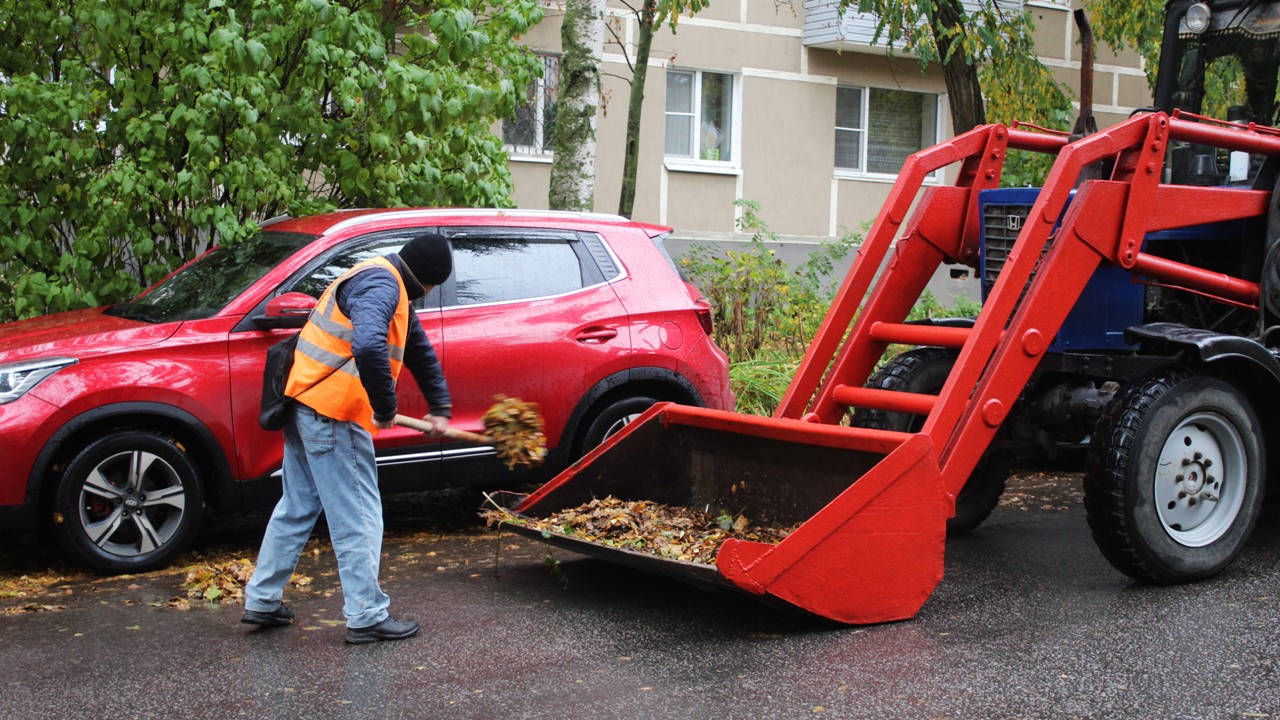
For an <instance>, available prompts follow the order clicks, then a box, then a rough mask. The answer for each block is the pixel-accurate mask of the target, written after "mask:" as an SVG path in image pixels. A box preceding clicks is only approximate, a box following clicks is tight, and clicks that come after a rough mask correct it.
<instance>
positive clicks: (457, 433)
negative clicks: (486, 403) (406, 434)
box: [395, 415, 494, 445]
mask: <svg viewBox="0 0 1280 720" xmlns="http://www.w3.org/2000/svg"><path fill="white" fill-rule="evenodd" d="M395 423H396V424H397V425H399V426H401V427H407V428H413V429H414V430H420V431H422V432H424V433H429V432H431V431H432V430H435V426H433V425H432V424H431V423H429V422H427V421H426V420H419V419H418V418H415V417H409V416H408V415H396V420H395ZM444 436H445V437H447V438H449V439H450V440H464V441H466V442H472V443H476V444H477V445H492V444H493V443H494V440H493V438H491V437H489V436H488V435H480V434H479V433H473V432H467V431H466V430H459V429H457V428H453V427H451V428H449V429H447V430H445V431H444Z"/></svg>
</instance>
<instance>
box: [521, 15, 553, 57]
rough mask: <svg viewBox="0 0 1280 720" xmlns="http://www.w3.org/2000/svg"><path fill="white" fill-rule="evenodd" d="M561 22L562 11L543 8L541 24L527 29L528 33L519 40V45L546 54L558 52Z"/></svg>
mask: <svg viewBox="0 0 1280 720" xmlns="http://www.w3.org/2000/svg"><path fill="white" fill-rule="evenodd" d="M562 20H564V10H561V9H557V8H551V7H545V6H544V7H543V8H542V22H540V23H538V24H537V25H534V26H533V27H531V28H529V32H527V33H525V35H524V36H523V37H521V38H520V41H521V44H522V45H528V46H529V47H532V48H537V49H539V50H545V51H547V52H560V24H561V21H562Z"/></svg>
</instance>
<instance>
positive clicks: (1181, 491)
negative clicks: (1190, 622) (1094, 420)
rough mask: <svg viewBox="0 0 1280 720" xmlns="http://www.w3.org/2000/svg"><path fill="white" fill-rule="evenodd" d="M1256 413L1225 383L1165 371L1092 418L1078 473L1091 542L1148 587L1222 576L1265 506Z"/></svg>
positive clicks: (1134, 385)
mask: <svg viewBox="0 0 1280 720" xmlns="http://www.w3.org/2000/svg"><path fill="white" fill-rule="evenodd" d="M1259 427H1261V425H1260V424H1259V421H1258V417H1257V414H1256V413H1255V412H1254V410H1253V408H1252V406H1251V405H1250V404H1249V402H1248V400H1247V399H1246V398H1245V396H1244V395H1243V394H1242V393H1241V392H1240V391H1239V390H1237V389H1236V388H1235V387H1233V386H1232V385H1230V384H1229V383H1227V382H1225V381H1223V380H1221V379H1218V378H1216V377H1212V376H1209V375H1205V374H1202V373H1198V372H1194V371H1190V370H1186V369H1181V368H1167V369H1164V370H1160V371H1156V372H1155V373H1153V374H1151V375H1148V376H1147V377H1146V378H1145V379H1142V380H1140V381H1138V382H1134V383H1131V384H1130V385H1129V386H1127V387H1126V388H1125V389H1124V390H1123V391H1122V392H1121V393H1120V394H1119V395H1117V396H1116V398H1115V399H1114V400H1113V401H1112V403H1111V405H1110V406H1109V408H1108V411H1107V413H1106V414H1104V415H1103V417H1102V418H1101V419H1100V420H1099V421H1098V428H1097V430H1096V431H1095V432H1094V434H1093V438H1092V441H1091V443H1090V446H1089V457H1088V467H1087V469H1086V471H1085V477H1084V500H1085V510H1086V512H1087V514H1088V519H1089V529H1090V530H1091V531H1092V532H1093V539H1094V542H1095V543H1097V545H1098V547H1099V549H1101V550H1102V554H1103V555H1104V556H1105V557H1106V558H1107V560H1108V561H1109V562H1110V563H1111V564H1112V565H1113V566H1115V568H1116V569H1117V570H1119V571H1120V572H1123V573H1124V574H1126V575H1128V576H1129V577H1131V578H1134V579H1135V580H1139V581H1142V582H1147V583H1153V584H1170V583H1181V582H1191V581H1195V580H1202V579H1204V578H1208V577H1212V576H1213V575H1216V574H1218V573H1219V572H1221V571H1222V570H1223V569H1224V568H1225V567H1226V566H1227V565H1229V564H1230V563H1231V561H1232V560H1234V559H1235V557H1236V556H1237V555H1238V554H1239V553H1240V551H1241V549H1242V548H1243V547H1244V544H1245V541H1246V540H1247V539H1248V538H1249V535H1250V534H1251V533H1252V532H1253V528H1254V525H1255V524H1256V523H1257V519H1258V515H1259V513H1260V512H1261V508H1262V499H1263V488H1262V484H1263V477H1264V475H1263V473H1264V472H1265V468H1264V454H1263V449H1262V443H1261V441H1260V440H1259V438H1258V434H1257V433H1256V431H1255V428H1259Z"/></svg>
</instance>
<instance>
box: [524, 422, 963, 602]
mask: <svg viewBox="0 0 1280 720" xmlns="http://www.w3.org/2000/svg"><path fill="white" fill-rule="evenodd" d="M932 455H933V448H932V447H931V444H930V441H929V439H928V437H927V436H923V435H907V434H902V433H893V432H887V431H876V430H865V429H855V428H848V427H839V426H831V425H824V424H815V423H808V422H802V421H798V420H787V419H779V418H762V417H757V416H750V415H740V414H736V413H730V412H724V411H716V410H707V409H701V408H692V407H686V406H681V405H673V404H670V403H662V404H659V405H656V406H654V407H653V408H651V409H650V410H649V411H647V412H646V413H645V414H644V415H643V416H641V417H640V418H639V419H638V420H637V421H635V422H633V423H632V424H631V425H629V426H628V427H627V428H626V429H625V430H624V431H623V432H622V433H619V434H618V435H616V436H614V437H613V438H610V440H609V441H608V442H607V443H605V444H604V445H602V446H600V447H599V448H597V449H596V450H595V451H593V452H592V453H591V454H589V455H588V456H587V457H585V458H583V459H582V460H580V461H578V462H577V463H576V464H574V465H573V466H572V467H570V468H568V469H567V470H565V471H564V472H563V473H561V474H560V475H559V476H557V477H556V478H555V479H554V480H552V481H551V482H549V483H548V484H546V485H544V486H543V487H542V488H540V489H539V490H538V491H536V492H535V493H533V494H531V495H529V496H527V497H526V498H525V499H524V500H523V501H522V502H521V503H520V504H519V505H518V506H517V507H516V508H515V509H514V512H515V514H516V515H517V516H524V517H526V518H540V517H546V516H548V515H551V514H553V513H555V512H558V511H560V510H564V509H567V508H572V507H576V506H578V505H580V504H583V503H586V502H589V501H590V500H591V499H592V498H603V497H605V496H608V495H612V496H614V497H617V498H619V499H622V500H629V501H631V500H649V501H653V502H659V503H664V504H668V505H679V506H685V507H691V508H697V509H707V510H709V511H711V512H716V511H718V510H721V509H727V510H729V511H731V512H733V513H741V514H744V515H746V516H747V517H749V518H750V519H751V520H752V521H753V522H755V523H759V524H769V525H775V526H779V525H782V526H789V525H792V524H795V523H802V524H801V525H800V526H799V528H798V529H797V530H795V531H794V532H793V533H791V534H790V535H789V536H788V537H787V538H786V539H784V540H783V541H782V542H780V543H778V544H777V545H771V544H766V543H757V542H744V541H739V540H734V539H731V540H728V541H726V542H725V543H724V544H723V545H721V548H720V551H719V554H718V555H717V558H716V563H715V565H714V566H713V565H705V564H701V563H695V562H688V561H683V560H674V559H669V558H663V557H658V556H656V555H651V554H647V553H642V552H637V551H634V550H628V549H623V548H617V547H611V546H606V545H602V544H598V543H595V542H588V541H585V540H582V539H577V538H572V537H566V536H561V535H558V534H549V535H548V534H544V533H542V532H541V531H539V530H535V529H532V528H528V527H520V526H518V525H516V526H512V529H513V530H515V531H517V532H522V533H524V534H526V535H529V536H530V537H534V538H536V539H539V540H543V541H545V542H548V543H551V544H553V545H557V546H560V547H564V548H567V549H569V550H574V551H577V552H581V553H584V554H587V555H591V556H595V557H600V558H604V559H607V560H610V561H614V562H618V563H622V564H626V565H629V566H632V567H635V568H637V569H640V570H643V571H647V572H653V573H658V574H663V575H669V576H672V577H675V578H678V579H681V580H684V581H686V582H689V583H691V584H694V585H698V586H702V587H709V588H715V589H721V590H729V591H733V592H740V593H745V594H748V595H751V596H754V597H757V598H759V599H762V600H765V601H768V602H780V603H783V604H785V605H789V606H792V607H794V608H798V609H800V610H803V611H805V612H808V613H812V614H815V615H818V616H821V617H824V618H828V619H831V620H835V621H838V622H843V623H850V624H868V623H878V622H887V621H891V620H901V619H905V618H909V617H912V616H913V615H915V613H916V612H917V611H918V610H919V609H920V607H921V606H922V605H923V604H924V601H925V600H926V599H927V598H928V597H929V595H930V593H931V592H932V591H933V588H934V586H936V585H937V583H938V581H939V580H940V579H941V578H942V557H943V547H944V542H945V527H946V519H947V517H948V516H949V515H950V514H951V510H952V508H951V505H950V502H949V496H948V495H947V494H946V492H945V491H944V490H943V489H942V486H941V481H940V478H939V476H938V471H937V463H936V462H935V461H934V460H933V458H932Z"/></svg>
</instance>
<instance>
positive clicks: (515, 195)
mask: <svg viewBox="0 0 1280 720" xmlns="http://www.w3.org/2000/svg"><path fill="white" fill-rule="evenodd" d="M509 166H510V168H511V179H512V181H513V182H514V183H515V191H514V192H512V194H511V199H512V200H514V201H515V204H516V207H518V208H524V209H526V210H545V209H546V208H547V191H548V189H549V188H550V187H551V163H544V162H528V161H524V162H520V161H516V160H512V161H510V164H509Z"/></svg>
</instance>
